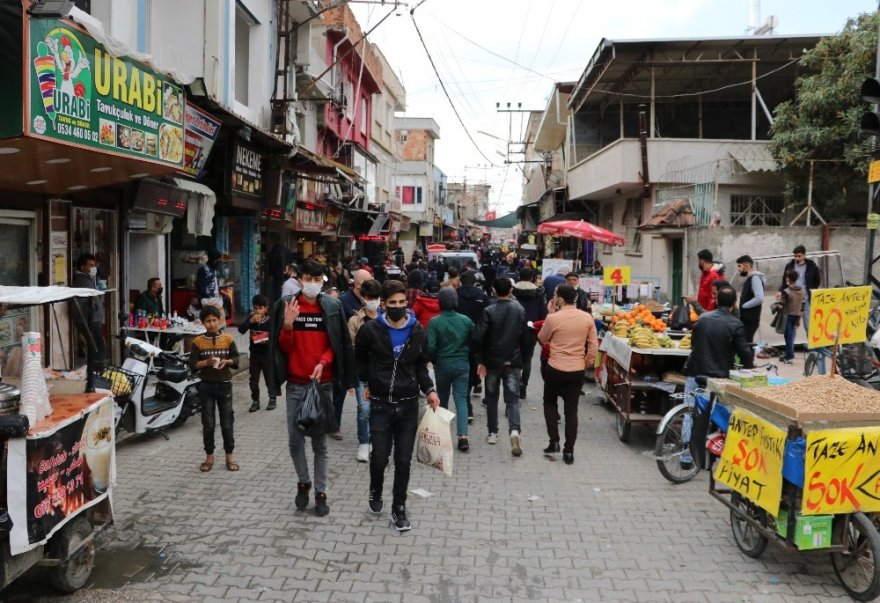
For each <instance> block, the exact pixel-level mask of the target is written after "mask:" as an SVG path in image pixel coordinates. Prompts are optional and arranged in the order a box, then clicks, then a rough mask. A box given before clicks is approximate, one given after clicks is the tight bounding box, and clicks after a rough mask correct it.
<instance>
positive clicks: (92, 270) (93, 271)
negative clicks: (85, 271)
mask: <svg viewBox="0 0 880 603" xmlns="http://www.w3.org/2000/svg"><path fill="white" fill-rule="evenodd" d="M89 276H98V267H97V266H92V267H91V268H89Z"/></svg>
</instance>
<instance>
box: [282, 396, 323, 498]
mask: <svg viewBox="0 0 880 603" xmlns="http://www.w3.org/2000/svg"><path fill="white" fill-rule="evenodd" d="M318 387H319V388H320V389H321V392H322V395H324V396H327V397H328V398H329V397H330V396H332V395H333V388H334V386H333V384H332V383H322V384H320V385H319V386H318ZM308 388H309V384H308V383H290V382H288V383H287V447H288V448H289V449H290V458H291V459H292V460H293V468H294V469H296V475H297V479H298V480H299V481H300V482H301V483H304V484H305V483H311V481H312V480H311V478H310V477H309V460H308V459H307V458H306V436H305V434H303V433H302V432H301V431H300V430H299V429H297V427H296V425H295V424H294V420H295V419H296V409H297V406H299V404H300V402H302V401H303V399H305V397H306V390H307V389H308ZM311 440H312V452H314V453H315V492H326V490H327V434H321V435H319V436H313V437H312V438H311Z"/></svg>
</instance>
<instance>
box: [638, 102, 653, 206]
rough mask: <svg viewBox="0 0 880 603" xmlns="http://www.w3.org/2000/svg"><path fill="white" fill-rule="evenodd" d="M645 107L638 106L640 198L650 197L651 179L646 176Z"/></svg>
mask: <svg viewBox="0 0 880 603" xmlns="http://www.w3.org/2000/svg"><path fill="white" fill-rule="evenodd" d="M647 121H648V119H647V115H645V105H639V146H640V147H641V149H642V195H641V196H642V198H643V199H650V197H651V178H650V177H649V176H648V123H647Z"/></svg>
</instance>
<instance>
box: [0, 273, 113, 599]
mask: <svg viewBox="0 0 880 603" xmlns="http://www.w3.org/2000/svg"><path fill="white" fill-rule="evenodd" d="M101 294H103V292H100V291H92V290H90V289H75V288H68V287H5V286H0V307H3V305H5V304H8V305H10V306H12V305H14V306H33V305H42V304H53V303H57V302H67V301H69V300H72V299H73V298H77V297H93V296H95V295H101ZM71 309H72V310H73V311H78V306H76V304H71ZM49 331H50V329H49V328H48V327H47V328H44V329H42V332H43V333H46V332H49ZM28 335H29V334H25V336H26V337H27V336H28ZM33 341H34V343H33V344H31V343H28V348H27V350H28V353H33V354H34V355H35V356H37V355H39V354H40V353H41V349H40V347H39V341H40V340H39V339H38V338H36V337H35V338H34V340H33ZM38 363H39V361H38ZM89 368H91V367H89ZM86 383H87V381H86V380H80V381H75V380H58V381H49V382H48V386H49V402H50V404H51V406H52V413H51V414H50V415H48V416H47V417H45V418H43V419H41V420H38V421H37V422H36V423H35V424H30V423H29V421H28V419H27V417H24V416H22V415H18V414H14V413H15V410H16V408H17V406H18V405H17V403H16V405H15V407H16V408H13V409H11V413H12V414H10V413H6V412H4V413H0V480H2V481H0V484H2V485H0V588H4V587H6V586H7V585H8V584H10V583H11V582H12V581H13V580H15V579H16V578H18V577H19V576H21V575H22V574H24V573H25V572H26V571H27V570H29V569H30V568H31V567H33V566H35V565H39V566H43V567H45V568H47V569H48V578H49V580H50V581H51V582H52V584H53V585H54V586H55V587H56V588H58V589H59V590H61V591H63V592H73V591H74V590H76V589H78V588H80V587H82V586H83V585H84V584H85V583H86V581H87V580H88V579H89V577H90V576H91V572H92V567H93V565H94V559H95V543H94V537H95V526H107V525H109V524H110V523H112V521H113V513H112V507H111V499H110V496H111V489H112V486H113V482H114V479H115V470H114V467H115V436H114V430H113V397H112V394H110V392H106V391H104V392H101V391H99V392H95V393H85V390H86V389H87V385H86ZM19 385H20V383H19V380H16V379H10V378H6V377H4V380H3V384H0V387H2V388H4V389H7V390H11V389H13V388H17V387H18V386H19ZM22 387H24V385H23V384H22ZM16 391H17V389H16ZM4 410H5V409H4Z"/></svg>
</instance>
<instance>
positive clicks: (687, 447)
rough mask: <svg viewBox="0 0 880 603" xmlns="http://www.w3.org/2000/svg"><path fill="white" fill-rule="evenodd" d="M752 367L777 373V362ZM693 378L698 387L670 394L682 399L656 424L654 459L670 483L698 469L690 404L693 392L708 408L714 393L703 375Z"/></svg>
mask: <svg viewBox="0 0 880 603" xmlns="http://www.w3.org/2000/svg"><path fill="white" fill-rule="evenodd" d="M755 368H756V369H763V370H766V371H767V372H768V373H770V372H773V373H775V374H776V375H778V374H779V367H778V365H777V364H776V363H775V362H772V361H771V362H768V363H766V364H763V365H759V366H756V367H755ZM696 380H697V384H698V387H697V388H696V389H694V390H692V391H691V392H681V393H675V394H670V396H669V397H670V398H672V399H673V400H681V401H682V402H681V403H679V404H677V405H676V406H674V407H673V408H671V409H670V410H669V412H667V413H666V414H665V415H664V416H663V418H662V419H661V420H660V424H659V425H658V426H657V439H656V440H655V441H654V460H655V461H656V462H657V469H659V470H660V474H661V475H662V476H663V477H664V478H666V479H667V480H668V481H670V482H672V483H673V484H683V483H685V482H689V481H690V480H692V479H694V478H695V477H696V476H697V474H698V473H699V472H700V467H699V465H698V464H697V463H696V462H695V461H694V459H697V458H699V457H700V455H698V454H696V449H695V448H694V446H695V444H694V442H693V441H692V438H691V428H692V426H693V415H694V404H695V403H696V398H697V396H701V397H702V398H703V399H705V400H706V402H707V408H711V407H712V403H713V397H714V394H713V393H712V392H710V391H709V390H708V389H706V378H705V377H697V378H696ZM688 394H690V396H689V397H688ZM688 458H690V461H688Z"/></svg>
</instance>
